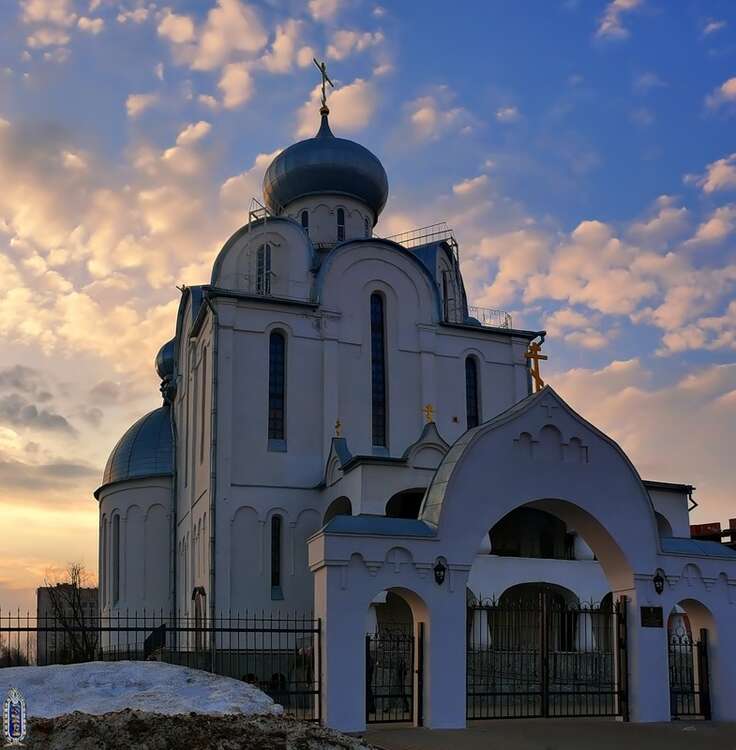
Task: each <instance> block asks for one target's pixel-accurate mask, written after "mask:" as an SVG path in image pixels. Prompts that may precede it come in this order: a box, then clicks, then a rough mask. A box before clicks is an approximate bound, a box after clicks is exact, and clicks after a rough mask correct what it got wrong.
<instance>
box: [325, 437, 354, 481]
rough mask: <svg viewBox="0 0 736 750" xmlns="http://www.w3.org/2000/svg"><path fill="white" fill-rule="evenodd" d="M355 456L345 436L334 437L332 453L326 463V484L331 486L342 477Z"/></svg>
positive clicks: (331, 447) (331, 446)
mask: <svg viewBox="0 0 736 750" xmlns="http://www.w3.org/2000/svg"><path fill="white" fill-rule="evenodd" d="M352 458H353V454H352V453H351V452H350V449H349V448H348V443H347V440H345V438H343V437H333V438H332V444H331V445H330V453H329V455H328V456H327V463H326V464H325V476H324V484H325V485H326V486H327V487H331V486H332V485H333V484H335V483H336V482H339V481H340V479H342V476H343V474H344V468H345V465H346V464H347V463H348V462H349V461H350V460H351V459H352Z"/></svg>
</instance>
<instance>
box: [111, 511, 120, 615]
mask: <svg viewBox="0 0 736 750" xmlns="http://www.w3.org/2000/svg"><path fill="white" fill-rule="evenodd" d="M119 599H120V516H119V515H118V514H117V513H116V514H115V515H114V516H113V517H112V603H113V604H117V603H118V600H119Z"/></svg>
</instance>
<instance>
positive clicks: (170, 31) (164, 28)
mask: <svg viewBox="0 0 736 750" xmlns="http://www.w3.org/2000/svg"><path fill="white" fill-rule="evenodd" d="M157 30H158V35H159V36H161V37H163V38H164V39H168V40H169V41H170V42H173V43H174V44H185V43H186V42H191V41H192V40H193V39H194V30H195V27H194V21H193V20H192V19H191V18H190V17H189V16H185V15H178V14H176V13H174V12H172V11H171V10H170V9H167V10H166V12H165V13H164V16H163V18H162V19H161V21H160V23H159V25H158V29H157Z"/></svg>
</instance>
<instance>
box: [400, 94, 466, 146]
mask: <svg viewBox="0 0 736 750" xmlns="http://www.w3.org/2000/svg"><path fill="white" fill-rule="evenodd" d="M453 99H454V93H453V92H452V90H451V89H450V88H449V87H448V86H439V87H438V88H437V90H436V92H435V93H433V94H429V95H427V96H420V97H418V98H417V99H413V100H412V101H410V102H409V103H408V105H407V108H406V109H407V115H408V121H409V124H410V126H411V129H412V130H413V133H414V136H415V137H416V138H417V139H418V140H420V141H427V140H436V139H437V138H440V137H441V136H443V135H445V134H446V133H448V132H450V131H453V130H454V131H461V130H462V129H463V128H465V127H468V126H470V125H471V123H472V118H471V116H470V113H469V112H468V111H467V110H466V109H464V108H463V107H457V106H453V104H452V101H453Z"/></svg>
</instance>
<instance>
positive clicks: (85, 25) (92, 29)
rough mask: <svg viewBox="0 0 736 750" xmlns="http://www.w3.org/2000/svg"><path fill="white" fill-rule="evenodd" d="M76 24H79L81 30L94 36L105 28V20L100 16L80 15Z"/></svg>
mask: <svg viewBox="0 0 736 750" xmlns="http://www.w3.org/2000/svg"><path fill="white" fill-rule="evenodd" d="M77 26H79V28H80V30H81V31H85V32H87V33H88V34H94V35H95V36H96V35H97V34H99V33H100V32H101V31H102V30H103V29H104V28H105V21H104V20H103V19H102V18H87V17H86V16H82V17H81V18H80V19H79V21H77Z"/></svg>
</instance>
